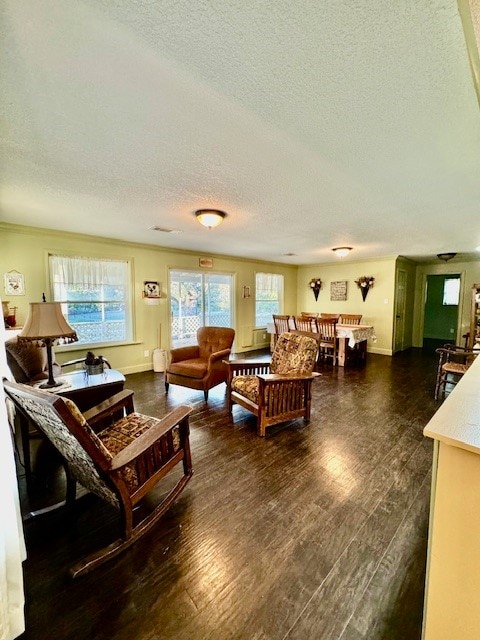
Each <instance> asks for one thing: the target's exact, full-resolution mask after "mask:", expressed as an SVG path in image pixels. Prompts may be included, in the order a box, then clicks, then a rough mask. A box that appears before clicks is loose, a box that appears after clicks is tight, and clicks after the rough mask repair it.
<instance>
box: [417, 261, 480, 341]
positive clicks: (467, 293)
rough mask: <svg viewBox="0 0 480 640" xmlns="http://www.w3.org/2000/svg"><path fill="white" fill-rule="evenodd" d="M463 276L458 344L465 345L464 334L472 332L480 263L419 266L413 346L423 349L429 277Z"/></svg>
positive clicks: (443, 263)
mask: <svg viewBox="0 0 480 640" xmlns="http://www.w3.org/2000/svg"><path fill="white" fill-rule="evenodd" d="M454 273H459V274H461V278H462V289H461V295H460V305H459V323H458V331H457V336H456V343H457V344H460V345H463V343H464V340H463V338H462V336H463V334H464V333H466V332H467V331H469V330H470V312H471V299H472V286H473V285H474V284H475V283H478V282H480V261H478V260H476V261H474V262H453V263H452V262H447V263H445V262H441V263H435V264H421V265H418V266H417V270H416V282H415V315H414V333H413V346H415V347H421V346H422V341H423V318H424V307H425V291H426V288H425V287H426V280H427V276H428V275H443V274H454Z"/></svg>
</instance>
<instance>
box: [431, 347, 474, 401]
mask: <svg viewBox="0 0 480 640" xmlns="http://www.w3.org/2000/svg"><path fill="white" fill-rule="evenodd" d="M436 353H438V364H437V376H436V379H435V392H434V397H435V400H438V398H439V396H441V397H442V399H443V398H445V387H446V386H447V384H450V385H455V384H457V382H458V381H459V380H460V378H462V376H463V374H464V373H465V372H466V371H467V370H468V368H469V367H470V365H471V364H472V362H473V361H474V359H475V358H476V357H477V355H478V353H479V352H478V351H477V350H474V349H467V348H466V347H460V346H457V345H454V344H445V345H444V346H443V347H441V348H440V349H436Z"/></svg>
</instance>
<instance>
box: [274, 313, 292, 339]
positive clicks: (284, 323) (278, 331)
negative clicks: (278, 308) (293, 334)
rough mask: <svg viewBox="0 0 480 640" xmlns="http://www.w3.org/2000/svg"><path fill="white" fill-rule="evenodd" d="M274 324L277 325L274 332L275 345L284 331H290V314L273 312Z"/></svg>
mask: <svg viewBox="0 0 480 640" xmlns="http://www.w3.org/2000/svg"><path fill="white" fill-rule="evenodd" d="M273 324H274V327H275V333H274V334H273V342H274V346H275V345H276V344H277V340H278V338H279V337H280V336H281V335H282V333H286V332H287V331H290V328H291V327H290V316H286V315H275V314H273Z"/></svg>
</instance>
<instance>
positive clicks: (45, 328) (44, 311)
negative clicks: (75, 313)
mask: <svg viewBox="0 0 480 640" xmlns="http://www.w3.org/2000/svg"><path fill="white" fill-rule="evenodd" d="M18 337H19V338H20V340H21V339H22V338H24V339H26V340H45V339H46V338H48V339H50V340H55V339H56V338H66V341H67V342H76V341H77V340H78V338H77V334H76V332H75V330H74V329H72V327H71V326H70V325H69V324H68V322H67V321H66V320H65V317H64V315H63V313H62V307H61V305H60V302H30V311H29V314H28V318H27V320H26V322H25V326H24V327H23V330H22V332H21V333H20V334H19V336H18Z"/></svg>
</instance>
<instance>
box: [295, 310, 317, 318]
mask: <svg viewBox="0 0 480 640" xmlns="http://www.w3.org/2000/svg"><path fill="white" fill-rule="evenodd" d="M300 315H301V316H304V317H305V318H318V316H319V315H320V314H319V313H316V312H314V311H301V312H300Z"/></svg>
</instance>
